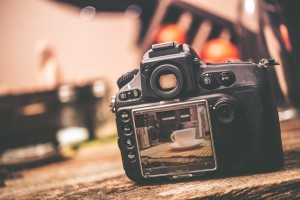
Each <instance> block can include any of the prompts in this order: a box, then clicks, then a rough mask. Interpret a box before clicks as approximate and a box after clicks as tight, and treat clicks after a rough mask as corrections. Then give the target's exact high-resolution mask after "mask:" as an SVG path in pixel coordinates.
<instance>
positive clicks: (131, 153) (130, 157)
mask: <svg viewBox="0 0 300 200" xmlns="http://www.w3.org/2000/svg"><path fill="white" fill-rule="evenodd" d="M127 158H128V159H129V160H130V161H131V162H133V161H135V160H136V155H135V153H133V152H132V151H130V152H129V153H128V154H127Z"/></svg>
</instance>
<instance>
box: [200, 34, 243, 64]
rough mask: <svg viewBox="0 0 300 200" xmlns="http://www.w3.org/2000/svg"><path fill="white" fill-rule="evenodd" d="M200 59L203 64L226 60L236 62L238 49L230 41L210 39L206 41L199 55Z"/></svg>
mask: <svg viewBox="0 0 300 200" xmlns="http://www.w3.org/2000/svg"><path fill="white" fill-rule="evenodd" d="M200 58H201V59H202V60H203V61H205V62H212V63H217V62H224V61H228V60H238V58H239V54H238V49H237V47H236V46H235V45H233V44H232V43H231V42H230V41H228V40H225V39H221V38H218V39H212V40H210V41H208V42H207V43H206V44H205V45H204V47H203V49H202V51H201V53H200Z"/></svg>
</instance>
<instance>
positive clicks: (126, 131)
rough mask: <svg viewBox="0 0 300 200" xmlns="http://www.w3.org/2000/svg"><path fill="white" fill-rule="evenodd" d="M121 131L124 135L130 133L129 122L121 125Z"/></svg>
mask: <svg viewBox="0 0 300 200" xmlns="http://www.w3.org/2000/svg"><path fill="white" fill-rule="evenodd" d="M123 133H124V134H125V135H131V134H132V127H131V126H130V125H129V124H125V125H124V126H123Z"/></svg>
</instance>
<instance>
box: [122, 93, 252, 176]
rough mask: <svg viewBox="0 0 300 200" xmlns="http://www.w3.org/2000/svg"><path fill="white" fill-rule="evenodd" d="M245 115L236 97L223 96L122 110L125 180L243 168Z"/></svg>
mask: <svg viewBox="0 0 300 200" xmlns="http://www.w3.org/2000/svg"><path fill="white" fill-rule="evenodd" d="M224 105H225V107H224ZM228 105H229V106H230V108H232V109H233V113H232V112H230V108H229V109H227V108H228ZM226 106H227V107H226ZM224 110H225V114H223V111H224ZM228 110H229V112H228V113H226V112H227V111H228ZM242 112H243V111H241V110H240V107H239V103H237V102H236V100H235V99H234V98H231V97H228V96H227V95H223V94H218V95H210V96H202V97H196V98H192V99H188V100H185V101H184V102H174V101H173V102H172V101H170V102H165V103H163V104H160V103H152V104H146V105H143V106H130V107H122V108H120V109H119V110H118V111H117V126H118V133H119V139H118V143H119V147H120V150H121V153H122V159H123V165H124V169H125V171H126V174H127V176H128V177H129V178H131V179H132V180H135V181H138V180H143V179H147V178H154V177H169V178H174V177H177V176H181V175H188V176H195V175H199V174H202V173H204V172H210V171H215V170H217V169H221V168H222V169H236V168H239V167H241V165H242V164H244V163H245V162H244V159H245V149H244V147H245V144H244V142H245V138H246V137H245V135H246V134H245V130H244V129H245V121H243V117H242V116H243V113H242ZM228 114H229V115H228ZM223 115H224V116H223ZM220 116H221V117H220ZM232 116H233V117H232ZM228 119H229V121H226V120H228ZM230 119H231V120H230ZM224 120H225V121H224ZM149 127H153V128H154V129H156V131H153V130H154V129H153V130H152V131H151V129H152V128H150V129H149ZM147 128H148V130H147ZM242 129H243V130H242ZM184 135H185V136H184ZM181 136H183V138H181ZM190 136H192V137H194V138H195V140H193V139H192V140H191V141H190V140H189V138H190ZM171 137H173V139H174V140H175V141H174V140H173V139H172V138H171ZM174 137H175V138H174ZM172 140H173V141H172ZM176 140H178V141H176ZM180 142H182V143H183V144H180Z"/></svg>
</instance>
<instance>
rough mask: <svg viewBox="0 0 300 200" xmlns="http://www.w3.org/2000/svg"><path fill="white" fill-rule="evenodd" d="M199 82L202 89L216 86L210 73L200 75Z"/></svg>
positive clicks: (214, 79)
mask: <svg viewBox="0 0 300 200" xmlns="http://www.w3.org/2000/svg"><path fill="white" fill-rule="evenodd" d="M199 82H200V85H201V87H203V88H204V89H214V88H216V87H217V86H218V84H217V81H216V78H215V77H214V75H212V74H210V73H206V74H204V75H202V76H201V78H200V80H199Z"/></svg>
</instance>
